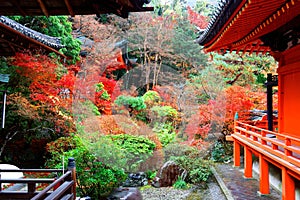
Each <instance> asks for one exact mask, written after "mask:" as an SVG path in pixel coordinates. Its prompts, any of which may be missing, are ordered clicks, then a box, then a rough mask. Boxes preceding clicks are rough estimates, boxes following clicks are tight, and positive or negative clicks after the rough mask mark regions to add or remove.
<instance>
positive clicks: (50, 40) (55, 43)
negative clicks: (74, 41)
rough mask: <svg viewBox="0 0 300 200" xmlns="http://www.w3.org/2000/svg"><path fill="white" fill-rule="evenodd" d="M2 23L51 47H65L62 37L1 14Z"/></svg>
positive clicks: (0, 20) (0, 21)
mask: <svg viewBox="0 0 300 200" xmlns="http://www.w3.org/2000/svg"><path fill="white" fill-rule="evenodd" d="M0 23H2V24H5V25H6V26H9V27H11V28H13V29H14V30H16V31H18V32H19V33H21V34H23V35H25V36H28V37H30V38H32V39H34V40H37V41H39V42H41V43H43V44H45V45H47V46H49V47H52V48H54V49H61V48H63V47H64V45H62V44H61V42H60V39H59V38H57V37H51V36H48V35H45V34H42V33H40V32H37V31H35V30H32V29H30V28H28V27H25V26H23V25H22V24H19V23H17V22H16V21H14V20H11V19H9V18H7V17H4V16H0Z"/></svg>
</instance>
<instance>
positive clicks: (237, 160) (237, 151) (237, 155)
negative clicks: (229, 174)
mask: <svg viewBox="0 0 300 200" xmlns="http://www.w3.org/2000/svg"><path fill="white" fill-rule="evenodd" d="M233 150H234V152H233V164H234V166H235V167H239V166H241V146H240V144H239V143H238V141H237V140H236V139H234V140H233Z"/></svg>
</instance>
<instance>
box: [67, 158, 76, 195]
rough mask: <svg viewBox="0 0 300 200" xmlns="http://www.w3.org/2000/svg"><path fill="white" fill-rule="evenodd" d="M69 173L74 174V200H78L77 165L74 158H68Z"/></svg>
mask: <svg viewBox="0 0 300 200" xmlns="http://www.w3.org/2000/svg"><path fill="white" fill-rule="evenodd" d="M68 171H71V172H72V180H73V181H74V184H73V187H72V193H73V194H74V196H73V200H75V199H76V164H75V159H74V158H72V157H71V158H68Z"/></svg>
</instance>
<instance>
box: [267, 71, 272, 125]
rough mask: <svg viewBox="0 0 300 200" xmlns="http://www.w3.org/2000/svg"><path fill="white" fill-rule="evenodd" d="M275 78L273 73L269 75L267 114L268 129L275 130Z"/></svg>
mask: <svg viewBox="0 0 300 200" xmlns="http://www.w3.org/2000/svg"><path fill="white" fill-rule="evenodd" d="M272 83H273V80H272V74H268V75H267V116H268V130H269V131H273V89H272V87H273V84H272Z"/></svg>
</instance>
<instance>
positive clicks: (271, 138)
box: [232, 121, 300, 168]
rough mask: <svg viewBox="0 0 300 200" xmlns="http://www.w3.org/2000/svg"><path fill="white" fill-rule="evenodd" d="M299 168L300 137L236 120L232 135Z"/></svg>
mask: <svg viewBox="0 0 300 200" xmlns="http://www.w3.org/2000/svg"><path fill="white" fill-rule="evenodd" d="M232 136H233V137H234V138H237V139H239V140H245V141H246V142H249V143H251V144H253V145H255V146H256V147H258V148H260V149H262V150H263V151H266V152H268V153H270V154H272V155H275V156H277V157H278V158H280V159H282V160H284V161H287V162H289V163H291V164H293V165H295V166H296V167H299V168H300V146H298V144H300V139H298V138H294V137H291V136H288V135H284V134H281V133H277V132H272V131H268V130H265V129H261V128H258V127H256V126H252V125H249V124H246V123H243V122H239V121H237V122H236V124H235V131H234V134H233V135H232Z"/></svg>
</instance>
